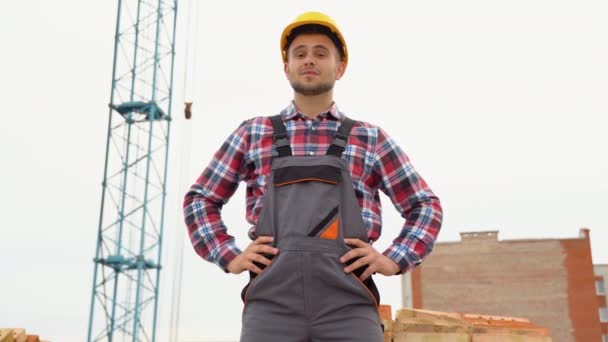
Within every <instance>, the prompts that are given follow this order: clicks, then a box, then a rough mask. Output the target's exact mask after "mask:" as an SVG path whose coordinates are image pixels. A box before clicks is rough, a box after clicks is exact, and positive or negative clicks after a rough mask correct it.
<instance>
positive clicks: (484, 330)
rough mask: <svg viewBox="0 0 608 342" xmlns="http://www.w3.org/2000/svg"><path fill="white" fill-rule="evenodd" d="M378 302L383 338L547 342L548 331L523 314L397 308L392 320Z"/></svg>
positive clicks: (437, 341) (440, 341) (390, 341)
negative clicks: (503, 314) (495, 314)
mask: <svg viewBox="0 0 608 342" xmlns="http://www.w3.org/2000/svg"><path fill="white" fill-rule="evenodd" d="M390 310H391V309H390V306H381V308H380V315H381V317H382V322H383V325H384V341H385V342H423V341H424V342H551V341H552V340H551V337H550V336H549V331H548V330H547V329H546V328H543V327H539V326H536V325H534V324H533V323H531V322H530V321H529V320H527V319H524V318H513V317H495V316H482V315H471V314H460V313H449V312H437V311H427V310H410V309H401V310H398V311H397V315H396V316H397V317H396V318H395V320H392V317H391V311H390Z"/></svg>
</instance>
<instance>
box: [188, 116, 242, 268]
mask: <svg viewBox="0 0 608 342" xmlns="http://www.w3.org/2000/svg"><path fill="white" fill-rule="evenodd" d="M247 141H248V123H247V121H245V122H243V123H242V124H241V125H240V126H239V128H237V129H236V130H235V131H234V132H233V133H232V134H231V135H230V136H229V137H228V138H227V139H226V141H225V142H224V143H223V144H222V146H221V147H220V149H219V150H218V151H217V152H216V153H215V154H214V156H213V158H212V160H211V162H210V163H209V165H208V166H207V167H206V168H205V170H204V171H203V173H202V174H201V175H200V177H199V178H198V180H197V181H196V183H194V184H193V185H192V187H191V188H190V190H189V191H188V193H186V196H185V198H184V205H183V208H184V217H185V222H186V226H187V227H188V232H189V236H190V240H191V241H192V246H193V247H194V250H195V251H196V253H197V254H198V255H200V256H201V257H202V258H204V259H205V260H207V261H210V262H213V263H215V264H217V265H218V266H219V267H220V268H222V269H223V270H224V271H225V272H228V264H229V263H230V262H231V261H232V260H233V259H234V258H235V257H236V256H237V255H239V254H241V250H240V249H239V248H238V247H237V246H236V244H235V242H234V237H233V236H231V235H229V234H228V233H227V228H226V225H225V224H224V222H223V221H222V216H221V208H222V206H223V205H224V204H226V203H227V202H228V200H229V199H230V197H231V196H232V195H233V194H234V192H235V191H236V189H237V188H238V185H239V182H240V180H241V178H242V174H243V168H244V166H243V164H244V162H243V160H244V156H245V151H246V149H247Z"/></svg>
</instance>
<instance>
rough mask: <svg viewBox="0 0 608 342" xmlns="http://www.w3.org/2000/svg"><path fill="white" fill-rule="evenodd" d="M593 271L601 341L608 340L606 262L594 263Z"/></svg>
mask: <svg viewBox="0 0 608 342" xmlns="http://www.w3.org/2000/svg"><path fill="white" fill-rule="evenodd" d="M593 270H594V271H595V293H596V294H597V301H598V303H599V306H600V307H599V316H600V324H601V326H602V342H608V308H607V305H606V304H607V303H608V294H607V291H606V284H607V283H608V264H604V265H594V266H593Z"/></svg>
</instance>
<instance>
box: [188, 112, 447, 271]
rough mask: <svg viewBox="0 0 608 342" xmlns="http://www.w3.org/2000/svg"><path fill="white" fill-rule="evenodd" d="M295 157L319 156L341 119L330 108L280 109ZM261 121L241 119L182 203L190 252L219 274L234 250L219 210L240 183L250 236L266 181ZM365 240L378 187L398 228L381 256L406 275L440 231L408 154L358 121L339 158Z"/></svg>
mask: <svg viewBox="0 0 608 342" xmlns="http://www.w3.org/2000/svg"><path fill="white" fill-rule="evenodd" d="M281 115H282V118H283V122H284V124H285V127H286V129H287V134H288V135H289V140H290V145H291V149H292V154H293V155H294V156H307V155H323V154H325V153H326V151H327V149H328V147H329V145H330V144H331V142H332V140H333V138H334V135H335V133H336V131H337V129H338V127H339V126H340V122H341V121H342V119H343V118H344V114H343V113H341V112H340V111H339V110H338V108H337V106H336V105H335V104H333V105H332V107H331V108H330V110H329V111H328V112H326V113H324V114H321V115H319V116H317V117H316V118H315V119H314V120H313V119H310V118H308V117H306V116H305V115H303V114H301V113H298V112H297V110H296V108H295V105H294V104H293V102H292V103H291V104H290V105H289V106H288V107H287V108H286V109H284V110H283V111H282V112H281ZM272 134H273V129H272V123H271V122H270V119H269V118H268V117H255V118H252V119H249V120H246V121H244V122H243V123H242V124H241V125H240V126H239V127H238V128H237V129H236V130H235V131H234V132H233V133H232V134H231V135H230V136H229V137H228V139H226V141H225V142H224V144H223V145H222V146H221V148H220V149H219V150H218V151H217V152H216V153H215V155H214V157H213V159H212V161H211V162H210V164H209V165H208V166H207V168H206V169H205V170H204V171H203V173H202V174H201V176H200V177H199V178H198V180H197V181H196V183H195V184H194V185H192V187H191V188H190V191H188V193H187V194H186V197H185V200H184V215H185V221H186V225H187V227H188V231H189V234H190V239H191V241H192V245H193V246H194V250H195V251H196V253H198V254H199V255H200V256H201V257H203V258H204V259H206V260H208V261H211V262H214V263H216V264H217V265H219V266H220V267H221V268H222V269H224V271H227V270H226V267H227V265H228V263H229V262H230V261H232V259H234V258H235V257H236V256H237V255H238V254H240V253H241V250H240V249H239V248H238V247H237V246H236V244H235V242H234V237H233V236H231V235H229V234H228V232H227V228H226V226H225V225H224V222H223V221H222V217H221V208H222V206H223V205H224V203H226V202H227V201H228V199H229V198H230V197H231V196H232V195H233V194H234V192H235V191H236V189H237V187H238V185H239V183H240V182H241V181H243V182H245V184H246V186H247V189H246V196H247V200H246V202H247V203H246V205H247V211H246V219H247V221H248V222H249V223H250V224H252V225H253V227H252V228H251V229H250V231H249V236H250V237H252V236H254V234H253V233H254V231H255V224H256V222H257V220H258V216H259V214H260V210H261V207H262V202H263V198H264V193H265V192H266V180H267V177H268V175H269V174H270V168H271V163H272V157H273V155H276V151H275V148H274V145H273V139H272ZM342 158H343V159H344V160H345V161H346V162H347V164H348V167H349V169H350V173H351V177H352V180H353V187H354V190H355V194H356V197H357V200H358V201H359V205H360V206H361V209H362V216H363V220H364V222H365V224H366V228H367V234H368V236H369V239H370V241H372V242H373V241H376V240H377V239H378V238H379V237H380V234H381V231H382V217H381V210H382V208H381V204H380V197H379V193H378V190H381V191H382V192H384V193H385V194H386V195H387V196H388V197H389V198H390V199H391V201H392V202H393V204H394V206H395V207H396V208H397V210H398V211H399V213H400V214H401V216H402V217H403V218H404V219H405V223H404V225H403V227H402V228H401V230H400V232H399V234H398V235H397V237H396V238H395V239H394V240H393V243H392V244H391V246H390V247H389V248H388V249H387V250H386V251H384V253H383V254H384V255H386V256H388V257H389V258H391V259H392V260H394V261H395V262H396V263H397V264H399V266H400V268H401V272H406V271H408V270H410V269H411V268H413V267H415V266H416V265H418V264H420V263H421V262H422V259H423V258H424V257H425V256H426V255H427V254H428V253H429V252H430V251H431V249H432V248H433V245H434V243H435V240H436V238H437V234H438V233H439V230H440V228H441V221H442V209H441V205H440V203H439V199H438V198H437V197H436V196H435V195H434V194H433V192H431V190H430V189H429V187H428V186H427V184H426V182H425V181H424V180H423V179H422V178H421V177H420V175H418V173H417V172H416V171H415V170H414V167H413V166H412V164H411V163H410V161H409V159H408V157H407V156H406V155H405V153H403V151H402V150H401V149H400V148H399V147H398V146H397V145H396V144H395V142H394V141H393V140H392V139H391V138H390V137H389V136H388V135H387V134H386V132H384V131H383V130H382V129H381V128H379V127H376V126H373V125H371V124H368V123H365V122H361V121H359V122H358V123H357V124H356V125H355V126H354V127H353V129H352V130H351V134H350V138H349V139H348V145H347V146H346V149H345V150H344V153H343V154H342Z"/></svg>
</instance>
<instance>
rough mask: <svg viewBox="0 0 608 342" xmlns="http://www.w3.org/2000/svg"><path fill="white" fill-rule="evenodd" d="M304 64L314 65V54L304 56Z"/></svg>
mask: <svg viewBox="0 0 608 342" xmlns="http://www.w3.org/2000/svg"><path fill="white" fill-rule="evenodd" d="M304 65H315V59H314V56H311V55H308V56H306V58H305V59H304Z"/></svg>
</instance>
